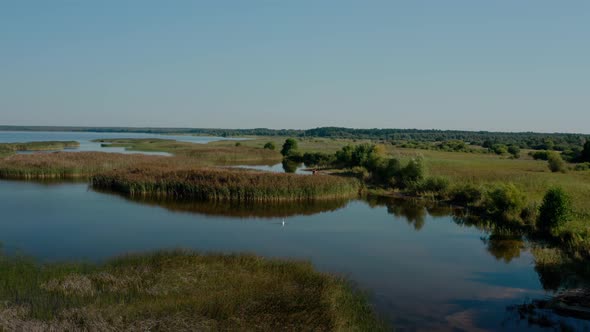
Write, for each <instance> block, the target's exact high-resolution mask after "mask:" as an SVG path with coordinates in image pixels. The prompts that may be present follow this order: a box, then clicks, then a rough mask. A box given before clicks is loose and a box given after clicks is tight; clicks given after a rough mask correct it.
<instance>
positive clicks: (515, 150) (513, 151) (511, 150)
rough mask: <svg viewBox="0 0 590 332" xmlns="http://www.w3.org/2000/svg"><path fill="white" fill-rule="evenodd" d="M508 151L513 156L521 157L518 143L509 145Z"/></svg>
mask: <svg viewBox="0 0 590 332" xmlns="http://www.w3.org/2000/svg"><path fill="white" fill-rule="evenodd" d="M508 153H510V154H511V155H512V157H513V158H520V148H519V147H518V146H517V145H511V146H509V147H508Z"/></svg>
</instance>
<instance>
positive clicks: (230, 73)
mask: <svg viewBox="0 0 590 332" xmlns="http://www.w3.org/2000/svg"><path fill="white" fill-rule="evenodd" d="M0 125H72V126H136V127H142V126H151V127H198V128H261V127H265V128H297V129H306V128H315V127H322V126H342V127H350V128H420V129H433V128H434V129H460V130H493V131H541V132H578V133H590V1H587V0H569V1H554V0H553V1H546V0H519V1H514V0H496V1H483V0H482V1H478V0H464V1H458V0H445V1H438V0H431V1H422V0H411V1H410V0H405V1H394V0H387V1H377V0H364V1H361V0H358V1H348V0H337V1H328V0H325V1H324V0H291V1H286V0H284V1H283V0H267V1H258V0H248V1H242V0H235V1H227V0H211V1H207V0H198V1H189V0H176V1H164V0H160V1H152V0H101V1H85V0H78V1H76V0H69V1H66V0H52V1H46V0H39V1H33V0H0Z"/></svg>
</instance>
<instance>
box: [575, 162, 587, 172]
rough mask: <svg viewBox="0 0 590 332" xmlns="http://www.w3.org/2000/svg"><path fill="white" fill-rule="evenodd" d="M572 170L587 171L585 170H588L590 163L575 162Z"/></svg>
mask: <svg viewBox="0 0 590 332" xmlns="http://www.w3.org/2000/svg"><path fill="white" fill-rule="evenodd" d="M574 170H576V171H587V170H590V163H581V164H577V165H576V166H575V167H574Z"/></svg>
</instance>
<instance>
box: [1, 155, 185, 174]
mask: <svg viewBox="0 0 590 332" xmlns="http://www.w3.org/2000/svg"><path fill="white" fill-rule="evenodd" d="M186 163H188V162H187V161H186V160H182V159H179V158H169V157H163V156H146V155H125V154H119V153H104V152H76V153H70V152H54V153H36V154H22V155H12V156H9V157H6V158H4V159H2V160H0V178H4V179H75V178H88V177H90V176H92V175H93V174H96V173H98V172H104V171H107V170H113V169H120V168H128V167H132V166H139V165H151V166H152V167H154V168H165V167H178V166H179V165H186Z"/></svg>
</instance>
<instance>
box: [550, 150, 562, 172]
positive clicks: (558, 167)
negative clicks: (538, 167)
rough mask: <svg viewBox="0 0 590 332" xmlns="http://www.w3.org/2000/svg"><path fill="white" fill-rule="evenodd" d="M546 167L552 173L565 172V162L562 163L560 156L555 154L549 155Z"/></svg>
mask: <svg viewBox="0 0 590 332" xmlns="http://www.w3.org/2000/svg"><path fill="white" fill-rule="evenodd" d="M547 166H548V167H549V169H550V170H551V172H553V173H556V172H565V171H566V164H565V161H563V159H562V158H561V155H560V154H559V153H557V152H551V153H549V158H548V159H547Z"/></svg>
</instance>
